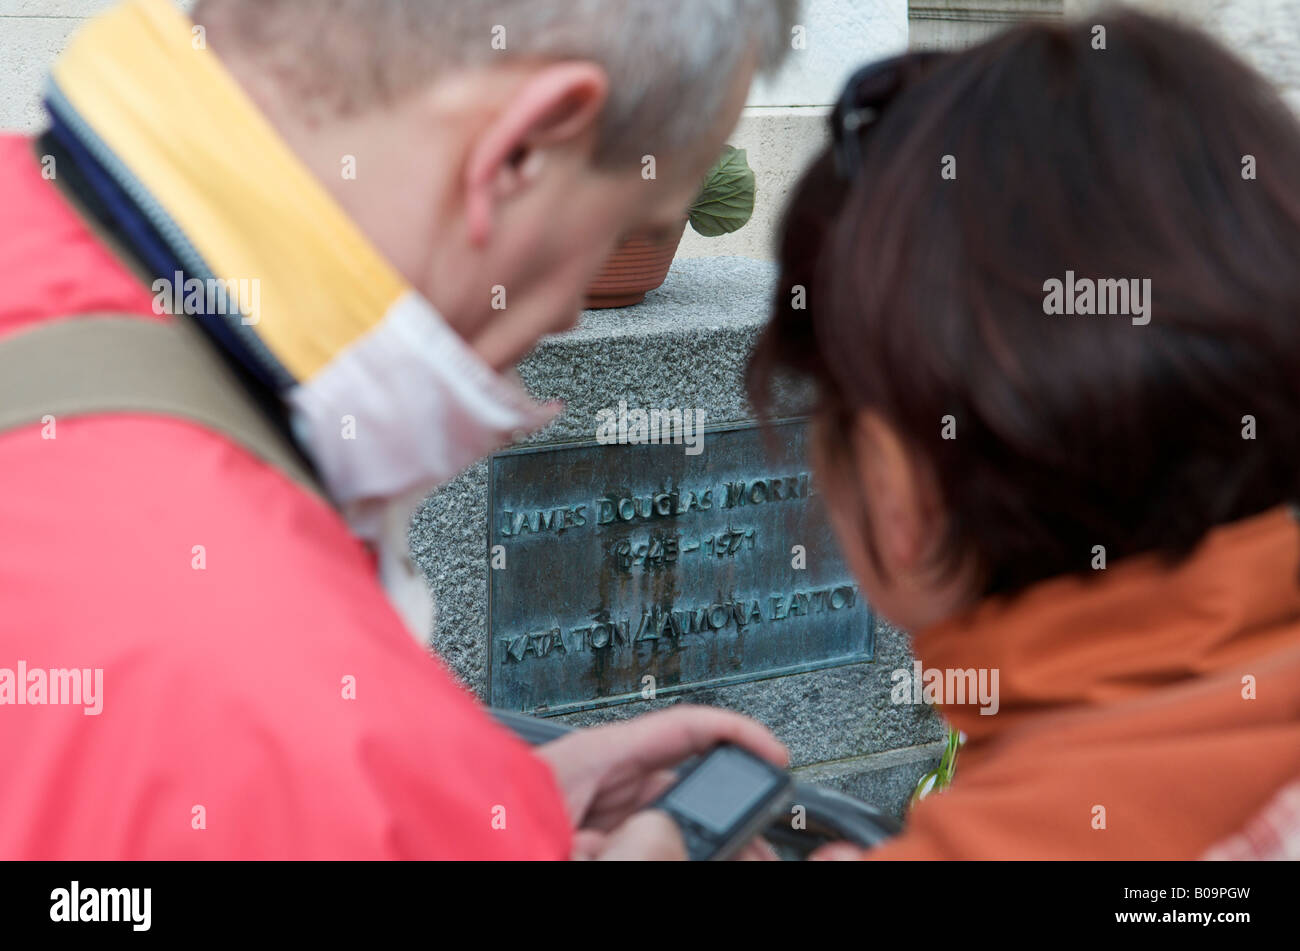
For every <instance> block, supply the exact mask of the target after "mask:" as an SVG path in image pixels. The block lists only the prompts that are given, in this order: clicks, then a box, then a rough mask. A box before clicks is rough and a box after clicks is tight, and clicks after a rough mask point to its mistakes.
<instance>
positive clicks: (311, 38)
mask: <svg viewBox="0 0 1300 951" xmlns="http://www.w3.org/2000/svg"><path fill="white" fill-rule="evenodd" d="M799 3H800V0H200V2H199V4H198V8H197V9H196V11H195V13H194V19H195V22H196V23H200V24H203V25H204V26H205V27H206V28H207V29H208V32H209V34H210V39H211V40H212V42H213V45H214V46H215V47H216V48H217V49H218V50H219V51H220V50H221V49H222V47H223V46H225V45H227V44H229V45H231V46H233V47H237V48H238V51H239V52H240V53H241V54H244V55H246V56H248V57H250V58H256V59H258V60H264V61H265V63H266V67H267V70H268V72H269V73H270V74H271V75H272V76H273V77H275V78H276V80H277V81H279V82H280V83H282V84H283V85H285V86H286V87H287V90H288V92H289V93H290V94H292V95H293V96H295V97H297V98H299V99H300V100H302V101H304V102H310V103H311V104H312V105H313V106H315V107H318V108H327V109H331V110H333V111H336V112H349V111H356V110H360V109H364V108H366V107H368V106H372V105H375V104H378V103H383V102H392V101H395V100H397V99H399V98H400V97H402V96H403V95H404V94H406V93H409V92H411V91H413V90H415V89H417V88H419V86H421V85H422V84H425V83H428V82H429V81H430V80H431V79H433V78H434V77H435V76H436V75H437V73H438V72H439V71H440V70H442V69H444V68H447V67H449V66H450V67H457V66H473V65H480V64H484V63H487V62H490V61H491V60H492V59H493V58H496V57H508V58H511V59H516V60H520V59H542V60H558V59H582V60H590V61H593V62H597V63H600V64H601V65H602V66H604V67H605V69H606V71H607V72H608V73H609V75H610V78H611V83H610V99H609V102H608V104H607V105H606V108H605V112H604V114H603V115H602V117H601V131H600V141H599V144H598V146H597V158H598V160H599V161H601V162H602V163H603V164H605V165H611V164H616V163H626V162H631V161H635V160H638V159H639V158H640V157H641V156H642V155H644V154H647V153H650V152H663V153H671V152H673V151H676V150H681V149H683V148H689V147H690V146H691V145H692V144H693V143H694V142H695V141H697V140H698V139H699V138H700V137H701V136H703V135H705V134H706V133H707V132H708V130H709V129H710V128H711V127H712V126H713V124H714V123H716V121H717V119H718V117H719V115H720V114H721V112H722V109H723V106H724V103H725V102H726V100H727V98H728V96H729V95H730V94H731V92H732V91H733V90H734V89H735V81H736V78H737V76H738V75H739V70H740V69H741V67H742V65H744V64H746V63H747V61H749V60H750V59H751V58H752V59H753V61H754V65H755V66H756V68H757V69H758V70H759V71H761V72H771V71H773V70H775V69H776V68H777V67H779V66H780V65H781V63H782V62H783V61H784V59H785V56H786V54H787V52H788V51H789V50H790V49H791V46H792V43H791V32H792V29H793V27H794V25H795V19H796V17H797V15H798V9H799ZM503 44H504V49H502V48H501V46H502V45H503Z"/></svg>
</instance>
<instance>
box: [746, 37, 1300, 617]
mask: <svg viewBox="0 0 1300 951" xmlns="http://www.w3.org/2000/svg"><path fill="white" fill-rule="evenodd" d="M1098 25H1100V26H1102V27H1104V43H1105V48H1104V49H1101V48H1096V44H1097V40H1096V38H1097V36H1098V33H1097V31H1096V29H1095V27H1094V25H1093V24H1084V23H1080V24H1075V25H1065V26H1061V25H1026V26H1021V27H1018V28H1015V29H1013V30H1011V31H1009V32H1007V33H1005V34H1003V35H1001V36H999V37H997V38H995V39H993V40H991V41H989V42H987V43H985V44H983V45H981V46H978V47H975V48H973V49H970V50H966V51H963V52H960V53H951V54H944V55H941V56H937V57H934V56H931V57H927V58H921V57H916V56H911V57H904V58H903V59H902V60H900V61H898V66H899V73H898V77H899V81H898V87H899V88H898V89H897V91H896V92H895V94H894V95H893V96H892V98H891V99H890V101H889V102H888V103H887V104H885V105H883V106H882V107H881V108H880V109H879V113H878V115H874V116H873V117H872V118H873V120H874V121H870V122H869V123H867V124H866V125H865V127H864V128H863V129H862V130H861V131H858V132H854V133H847V132H845V133H842V134H841V137H842V135H847V134H854V135H856V136H857V137H858V142H857V143H856V146H857V149H858V151H857V152H856V153H854V154H855V157H856V167H854V168H850V169H847V170H846V173H847V174H844V173H841V172H840V171H838V170H837V167H836V162H835V154H836V153H835V150H834V148H831V149H828V150H827V151H826V152H825V153H824V154H823V155H822V156H821V158H819V159H818V160H817V161H816V162H815V164H814V165H813V166H812V168H811V169H810V170H809V171H808V172H807V173H806V174H805V176H804V178H803V180H802V182H801V184H800V185H799V187H798V189H797V191H796V194H795V196H794V198H793V200H792V202H791V204H790V207H789V209H788V211H787V213H786V218H785V222H784V226H783V232H782V236H781V245H780V259H781V276H780V281H779V287H778V291H777V299H776V305H775V315H774V317H773V320H772V322H771V324H770V325H769V326H768V328H767V329H766V331H765V332H764V334H763V335H762V337H761V339H760V341H759V344H758V346H757V349H756V351H755V354H754V357H753V361H752V364H751V367H750V389H751V395H752V398H753V400H754V402H755V403H756V405H758V406H759V407H760V408H764V407H766V406H767V405H769V402H770V401H769V393H770V392H771V391H772V384H773V381H774V380H775V379H776V378H777V377H781V376H785V375H786V374H787V373H789V372H791V371H793V372H794V373H795V374H806V375H808V376H810V377H811V378H812V380H813V381H814V385H815V388H816V391H817V393H818V397H819V403H818V409H817V414H818V416H819V419H820V420H821V421H822V423H823V424H824V425H823V426H822V427H820V430H819V431H820V432H822V433H823V434H824V435H823V438H822V440H821V443H820V444H821V446H822V448H823V449H824V450H825V451H827V452H828V453H830V454H831V457H832V458H837V459H839V460H840V461H839V462H837V463H835V465H836V468H837V469H838V468H839V467H840V466H841V465H843V464H844V463H845V462H846V461H847V454H846V453H845V452H844V451H843V445H840V446H839V452H838V453H835V452H834V450H835V449H836V446H834V445H828V444H831V443H840V444H847V443H848V441H849V434H848V432H847V430H846V427H847V426H848V425H849V420H851V419H852V417H853V415H854V414H855V413H856V412H858V411H860V410H862V409H865V408H870V409H873V410H875V411H876V412H878V413H880V414H881V415H882V416H883V417H884V418H885V419H886V420H887V421H889V423H890V424H891V425H892V426H893V427H894V428H896V429H897V431H898V432H899V434H900V435H901V437H902V438H903V439H904V440H905V441H906V442H907V443H908V445H909V448H910V449H911V450H912V452H913V453H914V454H915V456H916V458H917V460H918V461H919V462H920V463H921V464H922V465H923V466H924V467H925V468H926V469H927V470H928V472H929V473H930V474H932V475H933V478H934V481H935V484H936V485H937V487H938V490H939V492H940V493H941V495H942V500H943V503H944V506H945V509H946V515H947V519H948V526H947V537H946V538H945V539H944V540H943V550H944V552H945V558H946V561H947V565H948V567H955V566H956V565H957V564H958V563H959V562H961V561H964V560H966V559H973V560H974V563H975V565H976V566H977V567H978V569H979V572H980V577H981V579H982V581H981V592H980V593H983V594H994V593H1011V592H1014V591H1017V590H1019V589H1021V588H1023V587H1025V586H1027V585H1029V584H1031V583H1033V582H1035V581H1037V580H1040V579H1044V578H1048V577H1053V576H1056V575H1061V574H1065V573H1070V572H1075V571H1083V570H1086V569H1088V567H1089V565H1090V563H1091V559H1092V553H1093V546H1095V545H1103V546H1105V549H1106V555H1107V558H1108V560H1109V561H1110V562H1113V561H1115V560H1117V559H1119V558H1122V557H1124V556H1127V555H1132V554H1135V553H1139V552H1160V553H1164V554H1166V555H1168V556H1170V557H1173V558H1177V557H1180V556H1182V555H1184V554H1186V553H1187V552H1188V551H1189V550H1190V549H1191V548H1192V547H1194V546H1195V544H1196V543H1197V542H1198V540H1200V539H1201V538H1202V537H1203V536H1204V534H1205V533H1206V532H1207V531H1208V530H1209V529H1211V528H1212V527H1214V526H1216V525H1219V524H1222V523H1226V522H1230V521H1234V520H1237V519H1240V518H1244V517H1246V516H1249V515H1253V514H1256V513H1259V512H1262V511H1264V510H1266V509H1269V508H1271V507H1273V506H1276V505H1278V504H1279V503H1282V502H1286V501H1289V500H1293V499H1296V498H1297V497H1300V491H1298V490H1300V125H1298V124H1297V122H1296V118H1295V117H1294V116H1293V115H1292V114H1291V113H1290V112H1289V110H1288V109H1287V108H1286V106H1285V105H1284V104H1283V103H1282V102H1281V100H1280V98H1279V97H1278V96H1277V95H1276V93H1275V92H1273V91H1272V90H1271V89H1270V88H1269V87H1268V85H1267V84H1266V83H1265V82H1264V80H1262V79H1261V78H1260V77H1259V76H1257V75H1256V74H1255V73H1254V72H1252V71H1251V70H1250V69H1248V68H1247V67H1246V66H1244V65H1243V64H1241V63H1240V62H1239V61H1238V60H1236V59H1235V58H1234V57H1232V56H1231V55H1229V54H1228V53H1227V52H1225V51H1224V50H1222V49H1221V48H1220V47H1219V46H1218V45H1217V44H1215V43H1214V42H1212V41H1211V40H1209V39H1208V38H1206V37H1205V36H1203V35H1201V34H1200V33H1197V32H1195V31H1192V30H1189V29H1186V28H1184V27H1180V26H1175V25H1172V24H1170V23H1165V22H1163V21H1159V20H1156V19H1153V18H1150V17H1147V16H1143V15H1139V14H1122V15H1117V16H1111V17H1107V18H1104V19H1102V20H1100V21H1098ZM945 156H947V157H951V160H950V161H949V162H948V164H947V165H946V166H945V164H944V163H945ZM954 163H955V172H956V178H955V179H951V178H945V177H943V175H941V172H942V171H943V170H944V168H945V167H946V168H948V169H953V168H954ZM1252 173H1253V175H1252ZM1067 271H1072V272H1074V274H1075V275H1077V276H1078V278H1088V279H1094V280H1100V279H1139V280H1141V279H1149V280H1150V282H1151V298H1150V301H1149V304H1150V308H1151V310H1150V314H1151V319H1150V323H1149V324H1147V325H1145V326H1138V325H1135V324H1134V323H1133V321H1132V320H1130V319H1128V318H1126V317H1117V316H1104V317H1103V316H1049V315H1048V314H1046V313H1045V306H1044V299H1045V297H1046V293H1045V291H1046V286H1047V285H1046V284H1045V282H1047V281H1049V280H1051V279H1057V280H1060V281H1064V280H1065V278H1066V272H1067ZM800 288H802V289H804V291H805V293H806V300H805V302H804V306H802V307H801V306H799V305H800V299H799V295H798V291H799V289H800ZM949 416H951V417H952V418H953V421H954V422H955V427H956V430H955V435H956V438H947V439H945V438H944V418H945V417H949ZM1247 416H1249V417H1253V419H1254V430H1255V438H1254V439H1246V438H1243V430H1244V427H1245V426H1246V425H1247V424H1248V421H1244V420H1243V417H1247ZM866 534H867V538H865V539H864V540H863V542H864V544H865V545H867V546H868V548H870V546H871V541H870V532H869V531H867V532H866ZM871 550H872V551H873V552H874V549H871Z"/></svg>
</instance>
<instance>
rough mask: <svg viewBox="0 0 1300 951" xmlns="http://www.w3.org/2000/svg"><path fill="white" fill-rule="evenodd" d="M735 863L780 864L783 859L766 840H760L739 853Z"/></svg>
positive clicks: (756, 840)
mask: <svg viewBox="0 0 1300 951" xmlns="http://www.w3.org/2000/svg"><path fill="white" fill-rule="evenodd" d="M735 861H737V862H779V861H781V857H780V856H779V855H777V854H776V850H775V849H774V848H772V846H770V845H769V844H768V843H767V840H766V839H762V838H758V839H755V840H754V841H753V842H751V843H749V845H747V846H745V847H744V848H743V849H741V850H740V851H739V852H737V853H736V857H735Z"/></svg>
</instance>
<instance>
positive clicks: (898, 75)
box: [831, 52, 946, 181]
mask: <svg viewBox="0 0 1300 951" xmlns="http://www.w3.org/2000/svg"><path fill="white" fill-rule="evenodd" d="M944 55H946V54H944V53H939V52H918V53H904V54H903V55H901V56H895V57H892V58H890V59H886V60H881V61H879V62H876V63H870V64H868V65H866V66H864V67H862V68H861V69H859V70H858V71H857V72H856V73H854V74H853V76H852V77H851V78H850V79H849V81H848V83H847V84H846V85H845V86H844V92H843V93H841V94H840V99H839V102H838V103H836V105H835V109H834V110H833V111H832V112H831V139H832V148H833V149H834V153H835V168H836V171H837V172H838V173H839V175H840V177H841V178H843V179H844V180H845V181H852V180H853V177H854V175H855V174H857V170H858V169H859V168H861V167H862V155H863V149H862V133H863V130H864V129H866V128H868V127H870V126H871V125H873V124H874V123H875V122H876V121H877V120H878V119H879V118H880V116H881V114H882V113H883V112H884V110H885V108H886V107H887V106H888V105H889V103H890V102H892V101H893V100H894V98H895V97H896V96H897V95H898V94H899V93H900V92H901V91H902V90H903V88H904V87H905V86H907V84H908V83H909V82H911V81H913V80H915V79H916V78H917V77H918V76H920V75H922V74H924V72H925V71H926V69H927V68H928V67H929V66H931V65H933V64H934V62H935V61H937V60H939V59H941V58H943V57H944Z"/></svg>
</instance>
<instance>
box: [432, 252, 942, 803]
mask: <svg viewBox="0 0 1300 951" xmlns="http://www.w3.org/2000/svg"><path fill="white" fill-rule="evenodd" d="M774 281H775V268H774V266H773V265H771V264H769V263H766V262H761V261H757V260H752V259H747V258H709V259H696V260H684V261H678V262H676V263H675V264H674V267H673V271H672V273H671V274H670V275H669V278H668V281H667V282H666V284H665V285H664V287H663V288H661V289H660V290H658V291H653V292H651V294H650V296H649V297H648V298H647V300H646V301H645V302H644V303H643V304H641V305H639V306H637V307H634V308H627V309H623V310H609V311H594V312H588V313H586V314H585V315H584V316H583V319H582V321H581V324H580V326H579V327H577V328H576V329H575V330H573V331H571V332H569V333H566V334H561V335H558V336H553V337H549V338H547V339H545V340H544V341H542V343H541V345H540V346H539V347H538V348H537V350H536V351H535V352H534V353H533V354H532V355H531V356H530V357H528V358H527V359H526V360H525V361H524V363H523V364H522V365H521V366H520V368H519V371H520V375H521V377H522V378H523V380H524V382H525V383H526V385H527V386H528V388H529V390H530V392H532V394H533V395H534V396H535V397H536V398H538V399H548V400H549V399H560V400H563V401H564V402H565V404H566V411H565V413H564V414H563V415H562V416H561V417H560V418H559V419H557V420H556V421H555V422H554V423H552V425H551V426H550V427H548V428H547V429H546V430H545V431H543V432H541V433H537V434H534V435H532V436H530V437H528V438H527V439H526V440H524V443H523V444H524V445H547V444H555V443H566V442H574V441H589V440H591V439H593V437H594V435H595V426H596V414H597V412H598V411H599V410H601V409H604V408H609V407H614V406H617V404H618V402H619V401H620V400H626V401H627V403H628V405H629V406H643V407H651V406H667V407H693V408H700V409H704V410H705V411H706V412H707V414H708V422H709V424H710V425H713V424H721V423H727V422H738V421H746V420H749V419H751V418H752V416H753V411H752V409H751V407H750V406H749V403H748V401H747V399H746V398H745V394H744V383H743V376H744V370H745V365H746V362H747V359H748V355H749V352H750V349H751V348H752V346H753V343H754V341H755V339H756V337H757V335H758V332H759V331H760V329H761V328H762V326H763V324H764V323H765V322H766V320H767V316H768V314H769V312H770V304H771V297H772V294H773V291H774ZM791 398H794V397H791ZM487 503H488V466H487V464H486V463H479V464H477V465H475V466H474V467H473V468H471V469H470V470H469V471H467V472H466V473H464V474H463V475H462V476H460V477H459V478H457V479H456V480H454V481H453V482H452V483H450V484H449V485H448V486H446V487H445V488H444V489H442V490H441V491H439V492H438V493H436V494H435V495H434V496H433V497H432V498H430V499H429V500H428V501H427V502H426V503H425V504H424V506H423V507H422V508H421V509H420V511H419V512H418V513H417V515H416V518H415V520H414V523H413V525H412V531H411V542H412V553H413V555H414V557H415V560H416V562H417V564H419V565H420V566H421V567H422V569H423V570H424V571H425V573H426V575H427V576H428V578H429V581H430V584H431V585H432V589H433V592H434V596H435V599H436V601H437V605H438V610H437V623H436V631H435V633H434V635H433V639H432V645H433V647H434V649H435V650H436V651H437V653H438V654H439V655H440V656H441V657H442V658H443V659H444V660H445V661H446V662H447V664H448V665H449V666H450V667H451V668H452V670H453V671H454V672H455V673H456V674H457V675H458V676H460V677H461V678H462V679H463V680H464V681H465V683H466V684H467V685H468V686H469V687H470V688H471V689H472V690H474V691H475V692H476V693H478V694H479V696H485V688H486V678H487V636H488V633H487V591H488V570H489V569H488V550H487ZM911 662H912V656H911V652H910V647H909V645H908V642H907V638H906V636H905V635H903V634H902V633H900V632H899V631H897V630H894V629H893V628H891V627H889V626H888V625H885V624H883V623H879V622H877V626H876V631H875V656H874V660H873V661H872V662H870V663H858V664H851V665H847V666H842V667H833V668H827V669H822V670H816V671H812V672H809V673H801V674H793V675H786V676H781V677H772V678H769V679H765V680H754V681H748V682H745V683H738V684H730V685H727V686H712V687H700V688H694V689H691V690H689V691H688V692H686V693H684V694H676V695H674V696H672V697H670V698H660V699H657V700H653V701H638V702H634V703H628V704H623V705H620V706H614V707H607V708H602V709H599V710H591V711H586V712H582V713H573V714H568V715H565V716H563V717H562V718H561V719H562V720H564V721H565V722H568V723H570V724H573V725H592V724H596V723H601V722H605V721H608V720H611V719H622V718H626V717H630V716H635V715H637V714H640V713H643V712H646V711H647V710H653V709H659V708H662V707H666V706H669V705H672V704H675V703H681V702H691V703H705V704H711V705H714V706H719V707H725V708H728V709H732V710H736V711H739V712H741V713H745V714H748V715H750V716H752V717H754V718H756V719H758V720H760V721H762V722H763V723H766V724H767V725H768V726H769V727H770V728H771V729H772V730H773V731H774V732H775V733H776V734H777V735H778V736H779V737H781V739H782V740H783V741H784V742H785V743H787V744H788V745H789V747H790V750H791V755H792V763H793V765H795V766H810V765H813V764H820V763H826V762H828V761H841V760H857V759H860V758H861V757H864V756H868V755H869V754H878V753H883V752H886V751H890V750H896V749H900V748H901V749H912V748H915V747H917V746H918V744H925V743H929V742H933V741H937V740H939V739H941V738H942V736H943V727H942V724H941V722H940V721H939V719H938V718H937V717H936V716H935V715H934V713H933V711H931V710H930V709H929V708H928V707H923V706H922V707H913V706H896V705H894V704H892V703H891V702H890V687H891V686H892V681H891V680H890V673H891V672H892V671H893V670H895V669H897V668H902V667H909V666H910V664H911ZM909 762H910V761H909ZM916 765H917V770H916V774H915V776H912V777H911V782H912V783H913V784H914V783H915V781H916V779H917V778H919V777H920V775H921V774H922V773H923V772H924V771H925V769H928V768H929V767H924V768H922V766H923V764H922V763H920V762H918V763H917V764H916ZM898 769H899V772H898V778H897V779H896V780H893V779H891V780H889V782H893V783H895V785H897V784H901V783H902V782H903V779H902V773H903V772H906V770H904V769H903V767H902V766H901V765H900V766H899V767H898ZM876 772H879V771H878V770H877V771H876ZM836 775H837V776H839V774H836ZM844 775H845V776H847V775H848V774H844ZM855 775H856V774H855ZM863 775H866V773H863ZM884 775H888V776H893V775H894V774H893V773H889V774H882V776H884ZM837 781H840V782H849V780H848V779H845V778H843V776H841V777H840V778H839V779H837ZM865 781H866V780H863V782H865ZM885 782H886V780H885V779H883V778H882V779H879V780H878V782H877V791H879V792H880V794H881V795H886V794H887V795H888V796H889V797H890V802H893V801H894V800H896V799H897V798H898V796H897V789H896V788H895V786H890V785H887V784H886V785H883V786H882V785H880V783H885ZM863 788H866V787H865V786H864V787H863ZM898 788H901V786H898ZM908 792H909V793H910V787H909V789H908Z"/></svg>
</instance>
